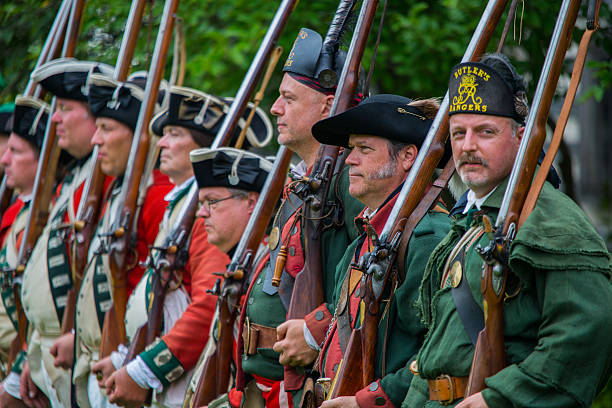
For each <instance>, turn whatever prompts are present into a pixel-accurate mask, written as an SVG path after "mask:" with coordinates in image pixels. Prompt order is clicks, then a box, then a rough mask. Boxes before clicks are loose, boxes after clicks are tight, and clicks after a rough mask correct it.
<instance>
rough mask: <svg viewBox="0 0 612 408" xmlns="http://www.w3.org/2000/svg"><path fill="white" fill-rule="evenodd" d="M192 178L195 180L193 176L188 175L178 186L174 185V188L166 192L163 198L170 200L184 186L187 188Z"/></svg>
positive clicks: (181, 190)
mask: <svg viewBox="0 0 612 408" xmlns="http://www.w3.org/2000/svg"><path fill="white" fill-rule="evenodd" d="M193 180H195V176H191V177H189V178H188V179H187V180H185V181H184V182H183V183H182V184H181V185H179V186H174V188H173V189H172V190H170V191H169V192H168V194H166V196H165V197H164V200H166V201H168V202H172V201H173V200H174V199H175V198H176V197H177V196H178V195H179V194H180V193H181V192H183V191H184V190H185V189H186V188H189V186H191V183H192V182H193Z"/></svg>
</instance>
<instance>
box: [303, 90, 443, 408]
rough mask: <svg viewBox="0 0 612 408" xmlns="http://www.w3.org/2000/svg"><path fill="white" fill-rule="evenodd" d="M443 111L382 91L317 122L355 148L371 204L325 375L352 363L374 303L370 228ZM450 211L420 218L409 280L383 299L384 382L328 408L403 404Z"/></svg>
mask: <svg viewBox="0 0 612 408" xmlns="http://www.w3.org/2000/svg"><path fill="white" fill-rule="evenodd" d="M437 111H438V102H437V100H435V99H426V100H419V101H412V100H410V99H409V98H406V97H402V96H397V95H375V96H372V97H370V98H368V99H365V100H364V101H363V102H361V104H359V106H357V107H355V108H352V109H349V110H347V111H345V112H343V113H340V114H338V115H336V116H332V117H330V118H328V119H325V120H322V121H320V122H318V123H316V124H315V125H314V126H313V128H312V133H313V135H314V136H315V138H316V139H317V140H318V141H319V142H321V143H325V144H334V145H338V146H342V147H345V148H349V149H351V152H350V154H349V155H348V156H347V158H346V164H347V166H348V168H349V179H350V185H349V193H350V194H351V195H352V196H353V197H355V198H357V199H358V200H359V201H361V202H362V203H363V204H365V206H366V207H365V209H364V210H363V211H362V212H361V214H360V215H359V217H357V218H356V219H355V224H356V225H358V226H359V227H360V232H361V235H360V236H359V238H357V239H356V240H355V241H353V242H352V243H351V244H350V246H349V247H348V248H347V249H346V251H345V252H344V256H343V258H342V260H341V261H340V262H339V264H338V266H337V269H336V279H337V280H336V290H335V294H334V299H333V305H334V310H335V317H336V319H335V320H334V323H333V324H332V326H331V327H330V330H329V333H328V335H327V338H326V340H325V342H324V345H323V347H322V350H321V355H320V357H319V361H320V366H319V367H318V368H319V372H320V373H321V376H322V377H325V378H329V379H330V381H332V382H333V380H334V378H335V377H336V375H337V374H338V368H339V366H340V364H341V362H342V363H343V364H348V363H349V362H347V361H343V356H344V352H345V348H346V345H347V341H348V338H349V337H350V334H351V330H352V329H353V328H357V327H359V326H360V325H361V318H360V313H359V310H360V309H361V308H363V307H365V308H366V309H367V308H368V307H369V305H367V304H365V305H364V304H362V303H363V301H362V300H361V297H360V296H359V294H360V291H361V290H365V288H361V285H360V282H361V276H362V271H360V270H359V269H358V268H354V267H353V265H354V262H359V259H360V258H361V257H362V256H363V255H364V254H365V253H367V252H369V251H370V250H371V249H372V246H371V245H372V236H371V235H369V234H368V228H369V227H371V229H370V231H372V230H373V231H375V232H376V234H380V233H381V231H382V229H383V227H384V225H385V223H386V221H387V218H388V217H389V214H390V212H391V210H392V208H393V206H394V204H395V202H396V200H397V196H398V194H399V191H400V189H401V187H402V185H403V183H404V180H405V179H406V177H407V176H408V172H409V171H410V169H411V168H412V165H413V163H414V161H415V159H416V157H417V154H418V151H419V149H420V147H421V144H422V143H423V140H425V136H426V135H427V132H428V130H429V127H430V126H431V123H432V119H433V117H434V116H435V114H436V112H437ZM445 162H446V161H445V160H442V163H445ZM447 213H448V212H447V211H446V210H445V209H444V207H443V205H442V204H441V203H438V204H437V205H435V206H434V207H433V208H432V209H431V210H430V211H429V212H428V213H426V214H425V215H424V216H423V217H422V218H421V219H420V220H419V221H418V223H417V225H416V227H415V228H414V230H413V232H412V236H411V237H410V241H409V242H408V247H407V248H408V249H407V251H406V253H405V254H404V256H403V258H404V260H405V262H404V265H403V266H404V271H403V273H401V274H400V276H401V279H400V280H399V281H398V282H397V287H396V288H390V287H389V288H387V293H385V294H384V295H383V296H384V299H387V302H388V303H387V302H385V301H383V305H385V306H383V308H384V313H383V316H382V317H381V321H380V324H379V326H378V327H379V329H378V334H377V342H376V345H377V349H376V355H375V356H373V357H374V361H373V363H374V366H375V378H376V380H375V381H374V382H372V383H371V384H370V385H369V386H368V387H366V388H364V389H362V390H360V391H359V392H357V394H356V395H354V396H347V397H340V398H336V399H332V400H330V401H326V402H324V403H323V405H322V406H323V407H362V408H365V407H373V406H383V407H397V406H399V405H400V404H401V402H402V400H403V398H404V396H405V395H406V392H407V390H408V386H409V385H410V381H411V379H412V373H411V372H410V369H409V367H408V365H409V363H410V361H411V359H412V358H413V356H414V354H415V353H416V352H417V350H418V348H419V346H420V344H421V342H422V340H423V336H424V334H425V327H424V326H423V325H422V324H421V322H420V319H419V318H418V316H417V315H416V310H413V308H412V305H413V304H414V302H415V301H416V298H417V289H418V286H419V283H420V281H421V278H422V276H423V270H424V269H425V264H426V263H427V259H428V257H429V254H430V253H431V251H433V249H434V248H435V246H436V245H437V244H438V243H439V242H440V240H441V239H442V238H443V237H444V235H445V234H446V233H447V232H448V226H449V219H448V216H447ZM389 286H392V285H389ZM381 310H382V309H381ZM365 358H370V357H365ZM351 375H354V376H356V377H360V375H361V374H360V373H357V372H356V373H351Z"/></svg>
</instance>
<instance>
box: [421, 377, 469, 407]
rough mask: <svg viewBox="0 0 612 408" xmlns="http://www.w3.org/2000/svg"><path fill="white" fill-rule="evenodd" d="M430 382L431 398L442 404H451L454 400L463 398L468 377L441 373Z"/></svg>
mask: <svg viewBox="0 0 612 408" xmlns="http://www.w3.org/2000/svg"><path fill="white" fill-rule="evenodd" d="M427 382H428V383H429V399H430V400H431V401H438V402H440V404H441V405H450V404H452V403H453V401H456V400H458V399H459V398H463V397H464V396H465V390H466V388H467V384H468V377H451V376H450V375H441V376H439V377H438V378H436V379H435V380H427Z"/></svg>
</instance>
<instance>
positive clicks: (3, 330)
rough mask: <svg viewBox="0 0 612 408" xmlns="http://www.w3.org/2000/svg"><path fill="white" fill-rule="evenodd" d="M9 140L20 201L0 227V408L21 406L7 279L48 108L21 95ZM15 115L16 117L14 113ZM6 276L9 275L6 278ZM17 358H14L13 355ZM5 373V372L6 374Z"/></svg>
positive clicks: (7, 163)
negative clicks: (0, 374) (0, 370)
mask: <svg viewBox="0 0 612 408" xmlns="http://www.w3.org/2000/svg"><path fill="white" fill-rule="evenodd" d="M12 106H13V108H12V109H11V120H10V125H11V126H9V130H10V131H9V134H10V136H9V139H8V146H7V149H6V151H5V152H4V153H3V154H2V156H1V157H0V164H1V165H2V167H3V168H4V169H5V176H6V185H7V187H9V188H12V189H14V190H15V192H16V193H17V198H16V199H15V200H14V202H13V203H12V204H11V205H10V206H9V207H8V208H7V209H6V211H5V212H4V214H2V223H1V225H0V271H2V274H3V275H2V277H1V279H2V304H1V305H0V310H1V312H0V361H1V362H2V365H3V366H4V367H5V368H6V369H7V371H8V370H9V369H10V374H9V376H8V377H7V378H6V379H5V380H4V381H3V383H2V390H3V391H2V392H0V406H3V407H4V406H7V407H8V406H22V405H23V404H22V403H21V402H20V401H18V400H21V395H20V390H19V385H20V379H19V375H20V374H21V368H22V364H20V363H23V362H24V358H25V354H24V353H21V354H20V355H19V358H18V360H19V362H20V363H18V364H14V366H13V367H12V368H11V367H7V366H6V364H8V357H9V355H10V347H11V342H12V341H13V339H14V338H15V336H16V334H17V332H16V330H18V319H17V315H16V313H15V299H14V291H13V286H12V283H13V282H12V279H11V277H9V276H8V274H10V273H11V271H14V270H15V269H16V268H17V266H18V265H17V264H18V256H19V247H20V242H21V238H22V234H23V230H24V228H25V226H26V221H27V217H28V209H29V205H30V201H31V199H32V189H33V188H34V180H35V178H36V170H37V168H38V156H39V155H40V149H41V146H42V143H43V138H44V136H45V128H46V125H47V119H48V118H49V106H48V105H47V104H46V103H44V102H42V101H41V100H39V99H36V98H31V97H23V96H18V97H17V99H16V100H15V104H14V105H12ZM13 112H14V114H13ZM5 273H6V275H5ZM13 357H14V356H13ZM5 374H6V373H5Z"/></svg>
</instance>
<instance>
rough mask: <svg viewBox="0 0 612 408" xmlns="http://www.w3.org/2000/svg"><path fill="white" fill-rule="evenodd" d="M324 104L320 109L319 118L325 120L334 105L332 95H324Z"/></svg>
mask: <svg viewBox="0 0 612 408" xmlns="http://www.w3.org/2000/svg"><path fill="white" fill-rule="evenodd" d="M324 97H325V102H324V103H323V107H322V109H321V118H323V119H325V118H327V117H328V116H329V114H330V112H331V107H332V105H333V103H334V95H324Z"/></svg>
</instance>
